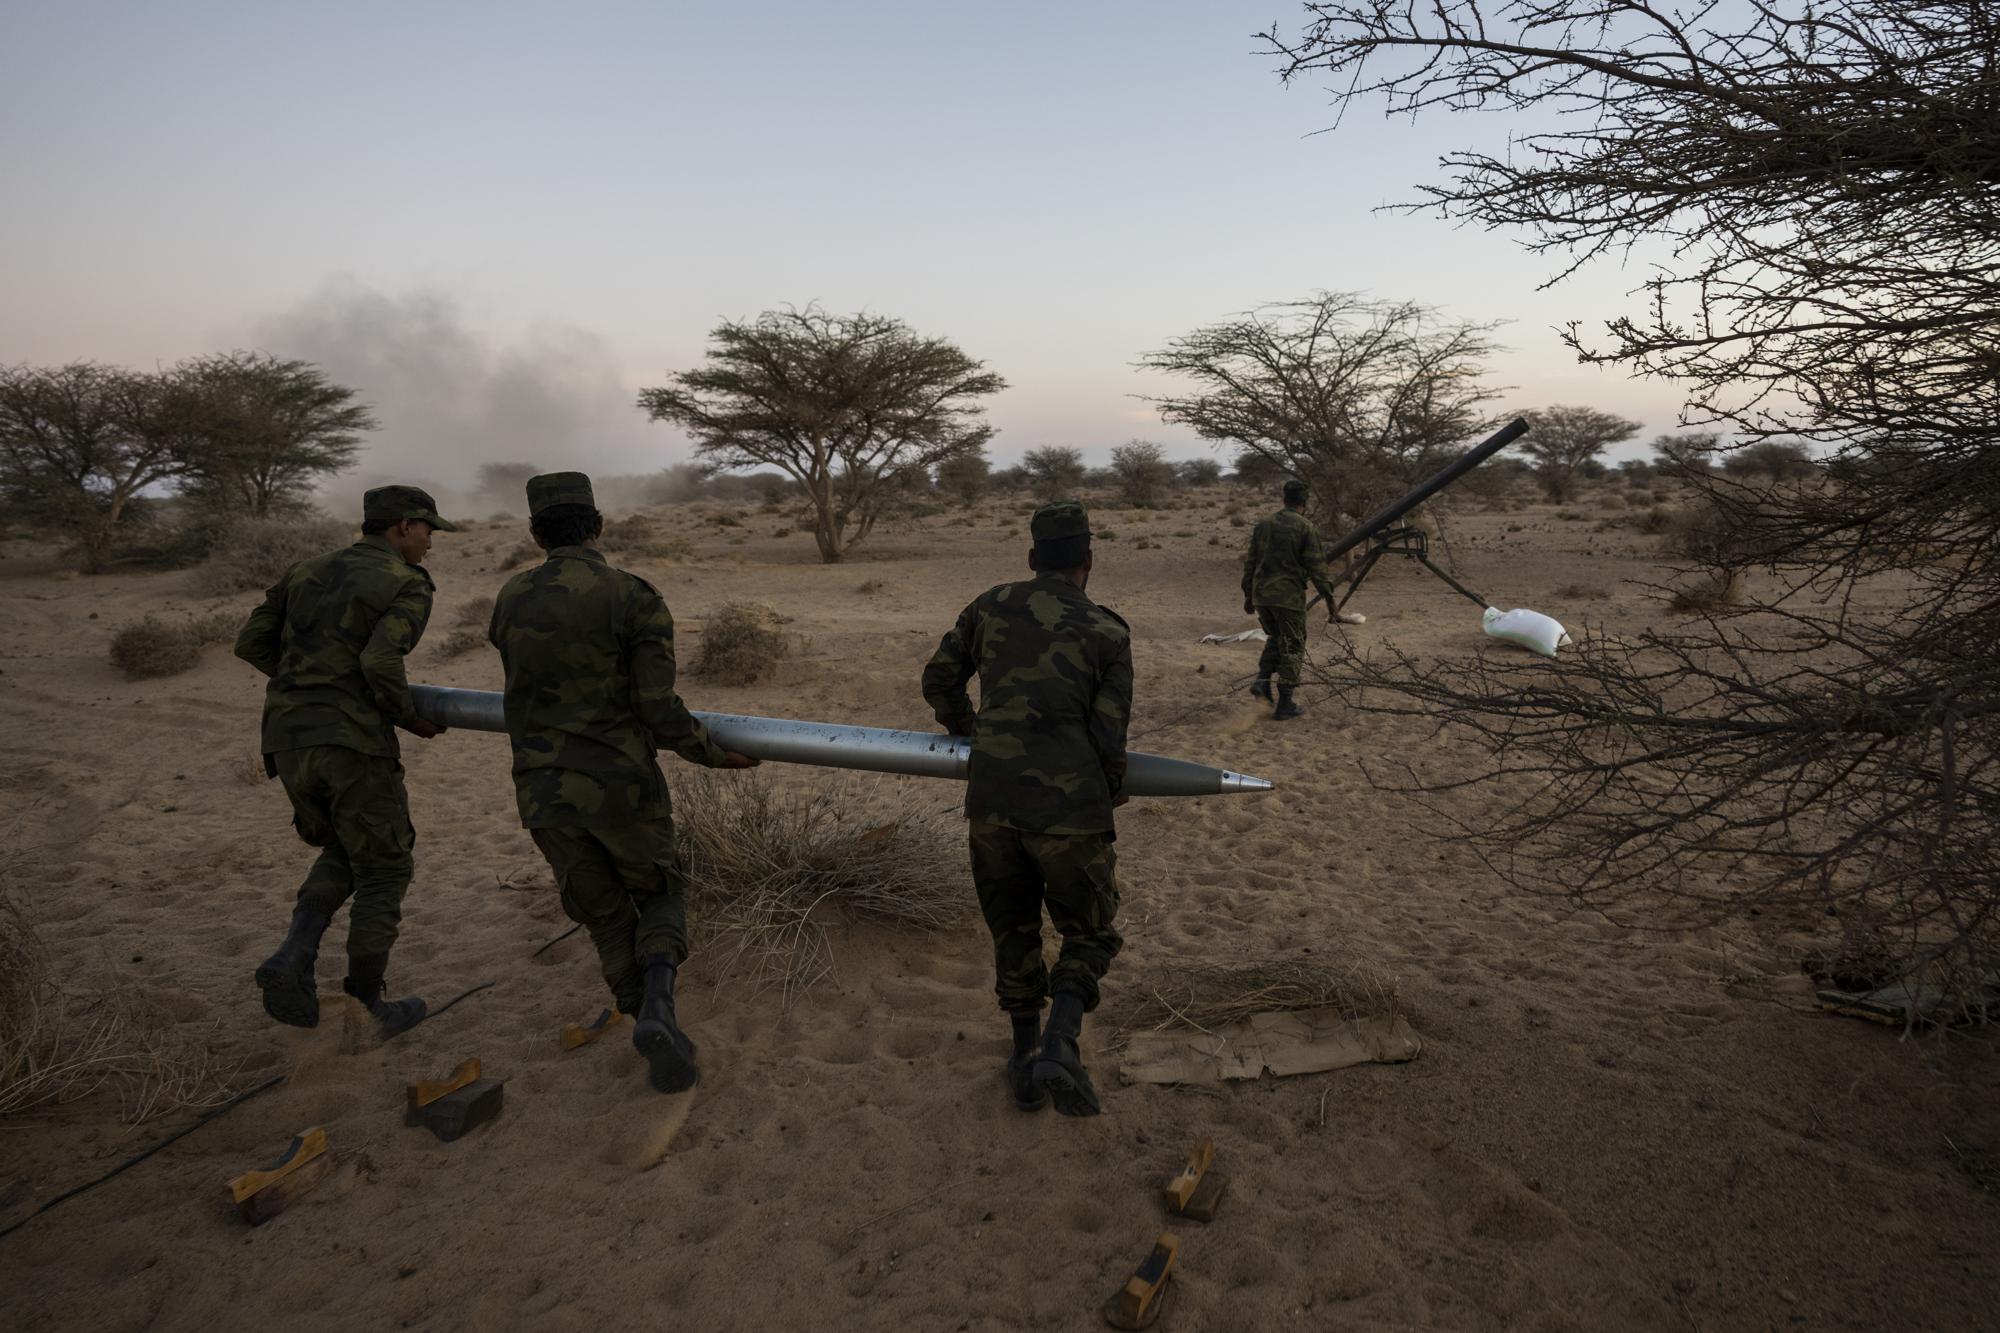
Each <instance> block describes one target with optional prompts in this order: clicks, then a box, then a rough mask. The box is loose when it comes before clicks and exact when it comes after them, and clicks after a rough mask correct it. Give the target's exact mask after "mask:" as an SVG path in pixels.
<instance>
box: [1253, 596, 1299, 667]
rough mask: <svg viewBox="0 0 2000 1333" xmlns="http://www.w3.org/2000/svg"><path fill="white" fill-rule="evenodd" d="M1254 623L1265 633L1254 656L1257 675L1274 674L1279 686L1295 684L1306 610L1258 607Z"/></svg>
mask: <svg viewBox="0 0 2000 1333" xmlns="http://www.w3.org/2000/svg"><path fill="white" fill-rule="evenodd" d="M1257 623H1258V624H1259V625H1262V626H1263V627H1264V633H1265V634H1266V635H1267V636H1268V637H1267V638H1266V639H1265V641H1264V652H1263V654H1262V655H1261V656H1260V657H1258V659H1257V674H1258V675H1260V676H1276V677H1277V678H1278V683H1279V684H1280V685H1296V684H1298V683H1299V670H1300V668H1301V667H1303V666H1304V665H1305V660H1306V613H1305V612H1303V611H1294V610H1292V609H1290V608H1289V607H1283V606H1260V607H1258V608H1257Z"/></svg>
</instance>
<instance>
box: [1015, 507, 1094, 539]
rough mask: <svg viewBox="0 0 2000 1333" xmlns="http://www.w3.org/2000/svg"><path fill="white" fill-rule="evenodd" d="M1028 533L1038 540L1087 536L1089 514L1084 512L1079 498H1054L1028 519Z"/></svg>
mask: <svg viewBox="0 0 2000 1333" xmlns="http://www.w3.org/2000/svg"><path fill="white" fill-rule="evenodd" d="M1028 533H1029V535H1030V536H1032V537H1033V538H1034V539H1035V540H1036V541H1038V542H1053V541H1061V540H1062V539H1063V538H1065V537H1088V536H1089V535H1090V515H1089V514H1087V513H1085V512H1084V509H1083V502H1082V501H1081V500H1056V501H1053V502H1051V503H1049V504H1045V505H1043V506H1042V507H1041V508H1040V509H1037V510H1036V511H1035V516H1034V517H1033V518H1031V519H1029V520H1028Z"/></svg>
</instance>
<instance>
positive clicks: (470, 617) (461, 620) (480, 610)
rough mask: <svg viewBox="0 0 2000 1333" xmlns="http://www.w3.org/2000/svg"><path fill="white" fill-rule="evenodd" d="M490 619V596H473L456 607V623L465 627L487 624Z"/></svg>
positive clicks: (491, 613)
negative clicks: (462, 604)
mask: <svg viewBox="0 0 2000 1333" xmlns="http://www.w3.org/2000/svg"><path fill="white" fill-rule="evenodd" d="M492 619H493V599H492V598H491V597H475V598H473V599H472V600H471V601H469V602H467V603H466V604H465V605H464V606H461V607H460V608H459V609H458V621H457V623H458V624H460V625H464V626H466V627H467V628H472V627H476V626H480V625H485V624H488V623H490V622H491V621H492Z"/></svg>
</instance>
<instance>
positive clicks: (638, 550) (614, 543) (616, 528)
mask: <svg viewBox="0 0 2000 1333" xmlns="http://www.w3.org/2000/svg"><path fill="white" fill-rule="evenodd" d="M604 544H605V545H606V546H608V547H610V548H611V549H612V550H614V551H616V552H617V553H618V554H619V555H621V556H623V557H625V558H626V559H630V560H685V559H687V558H688V556H690V555H692V554H693V553H694V543H693V542H691V541H689V540H688V539H687V538H686V537H682V536H679V535H672V536H670V535H667V534H665V533H662V532H661V531H660V530H659V529H658V528H657V527H656V526H655V525H654V520H653V518H652V516H651V515H648V514H632V515H630V516H629V517H626V518H621V519H619V520H618V521H617V522H615V523H608V524H606V525H605V528H604Z"/></svg>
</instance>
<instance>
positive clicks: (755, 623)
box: [688, 602, 792, 685]
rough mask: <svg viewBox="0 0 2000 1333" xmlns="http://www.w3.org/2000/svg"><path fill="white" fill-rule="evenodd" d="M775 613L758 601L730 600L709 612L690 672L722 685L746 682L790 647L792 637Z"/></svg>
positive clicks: (755, 678) (785, 654)
mask: <svg viewBox="0 0 2000 1333" xmlns="http://www.w3.org/2000/svg"><path fill="white" fill-rule="evenodd" d="M782 624H783V622H782V621H781V620H780V619H779V618H778V613H777V612H776V611H774V610H772V609H771V608H770V607H768V606H765V605H764V604H763V603H761V602H729V603H726V604H724V605H722V606H720V607H717V608H716V609H715V610H714V611H712V612H710V613H709V617H708V619H707V621H706V622H704V623H703V625H702V627H701V643H700V646H699V647H697V648H696V649H695V655H694V663H693V665H692V666H690V667H689V668H688V670H689V672H690V673H691V674H693V675H695V676H699V677H701V678H702V679H704V680H719V681H721V682H722V683H723V684H725V685H748V684H750V683H751V682H753V681H755V680H757V679H758V678H759V677H760V676H762V675H763V674H764V673H765V672H766V671H767V670H769V669H770V667H771V665H772V664H773V663H774V662H777V661H778V660H780V659H781V658H784V657H786V656H788V655H789V654H790V653H791V650H792V641H791V636H790V635H788V634H786V633H785V632H784V630H783V629H781V628H780V626H781V625H782Z"/></svg>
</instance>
